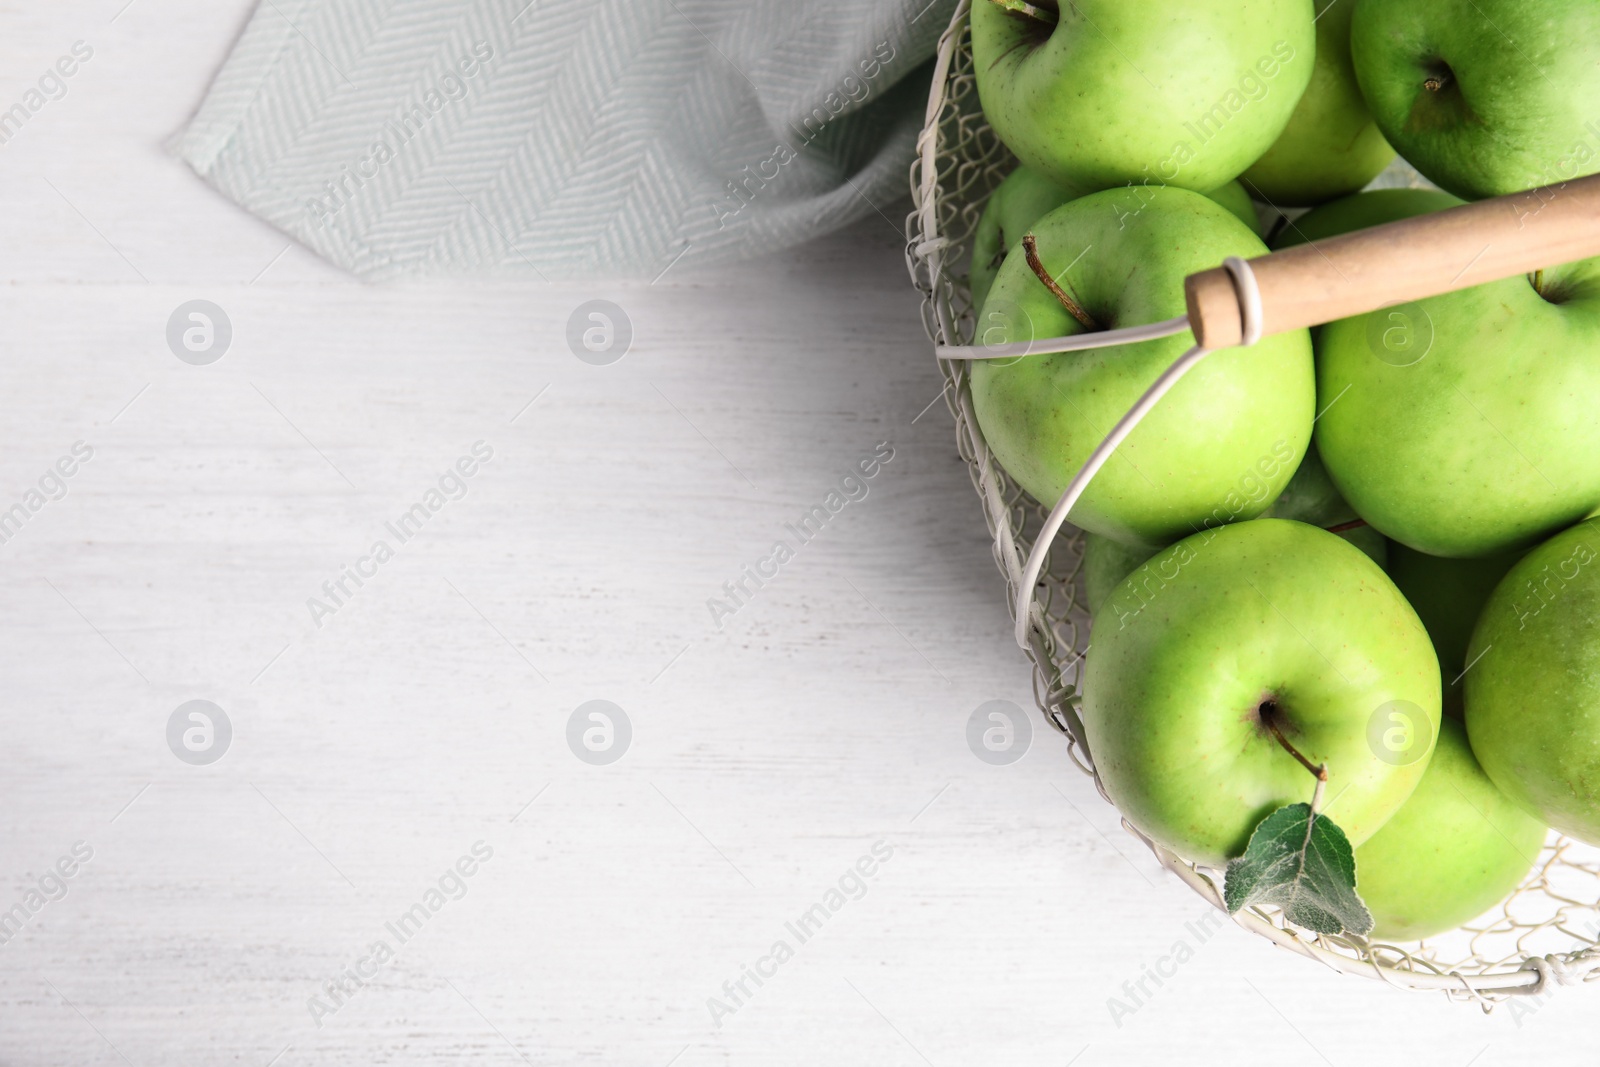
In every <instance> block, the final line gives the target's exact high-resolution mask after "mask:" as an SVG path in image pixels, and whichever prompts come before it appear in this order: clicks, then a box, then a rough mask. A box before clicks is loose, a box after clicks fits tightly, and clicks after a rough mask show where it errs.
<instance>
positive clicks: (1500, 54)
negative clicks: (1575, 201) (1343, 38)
mask: <svg viewBox="0 0 1600 1067" xmlns="http://www.w3.org/2000/svg"><path fill="white" fill-rule="evenodd" d="M1350 48H1351V53H1352V55H1353V57H1354V59H1355V67H1356V78H1357V79H1358V80H1359V81H1360V83H1361V91H1362V94H1363V95H1364V96H1365V97H1366V100H1367V104H1368V106H1369V107H1370V108H1371V109H1372V114H1373V117H1374V118H1376V119H1377V121H1378V126H1379V128H1381V129H1382V130H1383V133H1384V136H1386V137H1387V138H1388V139H1389V143H1390V144H1392V145H1394V146H1395V147H1396V148H1398V149H1399V150H1400V154H1401V155H1403V156H1405V157H1406V160H1407V161H1408V162H1409V163H1410V164H1411V165H1412V166H1414V167H1416V168H1417V170H1419V171H1421V172H1422V173H1423V174H1425V175H1426V176H1427V177H1428V178H1430V179H1432V181H1433V182H1434V183H1435V184H1436V185H1438V186H1440V187H1441V188H1444V189H1448V190H1450V192H1452V193H1456V194H1457V195H1459V196H1464V197H1467V198H1468V199H1478V198H1480V197H1486V196H1499V195H1502V194H1504V193H1514V192H1518V191H1520V190H1523V189H1531V188H1533V187H1534V186H1539V185H1551V184H1555V183H1558V182H1562V181H1567V180H1570V179H1572V178H1577V177H1580V176H1582V175H1585V174H1593V173H1595V172H1596V171H1597V170H1600V4H1596V3H1595V2H1594V0H1538V2H1536V3H1530V2H1529V0H1359V2H1358V3H1357V4H1356V9H1355V19H1354V21H1353V23H1352V25H1351V32H1350Z"/></svg>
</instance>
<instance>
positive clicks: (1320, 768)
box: [1261, 708, 1328, 782]
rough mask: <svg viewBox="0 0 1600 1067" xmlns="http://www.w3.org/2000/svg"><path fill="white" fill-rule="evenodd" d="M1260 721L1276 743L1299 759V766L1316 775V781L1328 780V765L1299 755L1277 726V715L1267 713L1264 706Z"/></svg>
mask: <svg viewBox="0 0 1600 1067" xmlns="http://www.w3.org/2000/svg"><path fill="white" fill-rule="evenodd" d="M1261 723H1262V725H1263V726H1265V727H1266V728H1267V730H1268V732H1270V733H1271V734H1272V736H1273V737H1274V738H1276V739H1277V742H1278V744H1280V745H1282V746H1283V750H1284V751H1285V752H1287V753H1289V755H1291V756H1293V757H1294V758H1295V759H1297V760H1299V761H1300V766H1302V767H1304V768H1305V769H1306V770H1308V771H1310V772H1311V773H1312V774H1313V775H1314V776H1315V777H1316V779H1317V781H1318V782H1326V781H1327V780H1328V765H1327V764H1326V763H1324V764H1321V765H1318V764H1315V763H1312V762H1311V761H1310V760H1308V759H1306V758H1305V756H1303V755H1301V753H1300V750H1299V749H1298V748H1295V747H1294V745H1292V744H1290V743H1289V739H1288V738H1287V737H1285V736H1283V730H1282V729H1280V728H1279V726H1278V721H1277V717H1276V716H1275V715H1273V714H1269V713H1268V712H1267V711H1266V709H1265V708H1263V709H1262V715H1261Z"/></svg>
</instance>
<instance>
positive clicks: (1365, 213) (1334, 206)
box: [1271, 0, 1466, 249]
mask: <svg viewBox="0 0 1600 1067" xmlns="http://www.w3.org/2000/svg"><path fill="white" fill-rule="evenodd" d="M1345 2H1346V3H1349V0H1345ZM1464 203H1466V201H1465V200H1462V199H1461V198H1460V197H1455V196H1451V195H1450V194H1449V193H1446V192H1441V191H1440V190H1438V189H1371V190H1368V191H1367V192H1364V193H1356V194H1354V195H1352V196H1345V197H1340V198H1339V199H1338V200H1334V201H1331V202H1329V203H1326V204H1323V205H1322V206H1321V207H1317V208H1313V209H1311V210H1310V211H1308V212H1306V213H1305V214H1304V215H1301V216H1300V217H1299V218H1297V219H1295V220H1294V221H1293V222H1289V223H1286V224H1285V225H1284V227H1283V229H1281V230H1279V231H1278V234H1277V235H1276V236H1275V237H1274V238H1273V239H1272V242H1271V243H1272V247H1273V248H1274V249H1279V248H1293V247H1294V246H1295V245H1300V244H1305V243H1306V242H1307V241H1320V240H1322V239H1324V238H1327V237H1337V236H1339V235H1340V234H1342V233H1350V232H1351V231H1353V230H1364V229H1367V228H1368V227H1369V226H1382V225H1383V224H1384V223H1386V222H1398V221H1400V220H1401V219H1409V218H1411V217H1412V216H1413V215H1426V214H1428V213H1430V212H1433V211H1443V210H1444V209H1445V208H1447V207H1459V206H1460V205H1461V204H1464Z"/></svg>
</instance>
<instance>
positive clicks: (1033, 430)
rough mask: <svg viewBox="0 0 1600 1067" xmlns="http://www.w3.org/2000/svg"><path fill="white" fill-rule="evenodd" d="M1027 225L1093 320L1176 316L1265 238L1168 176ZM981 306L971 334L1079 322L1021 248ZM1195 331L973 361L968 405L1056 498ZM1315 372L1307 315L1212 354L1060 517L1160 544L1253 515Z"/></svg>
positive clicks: (1007, 456)
mask: <svg viewBox="0 0 1600 1067" xmlns="http://www.w3.org/2000/svg"><path fill="white" fill-rule="evenodd" d="M985 2H988V0H985ZM1033 229H1034V233H1035V234H1036V235H1037V238H1038V249H1039V257H1040V260H1041V261H1042V263H1043V264H1044V266H1045V268H1046V269H1047V270H1048V271H1049V272H1050V273H1051V275H1052V276H1053V277H1054V278H1055V279H1057V280H1058V282H1059V285H1060V287H1061V288H1062V289H1063V290H1065V291H1066V292H1067V293H1068V294H1074V295H1075V298H1076V300H1077V302H1078V304H1079V305H1081V308H1082V310H1083V311H1084V312H1085V313H1086V317H1087V318H1088V320H1089V322H1090V323H1091V324H1092V325H1093V326H1094V327H1096V328H1100V329H1110V328H1115V327H1118V326H1134V325H1138V324H1140V323H1150V322H1159V321H1161V320H1163V319H1170V318H1173V317H1175V316H1180V315H1183V314H1184V311H1185V307H1184V293H1183V281H1184V278H1185V277H1187V276H1188V275H1189V274H1192V273H1194V272H1195V271H1198V270H1204V269H1207V268H1208V267H1212V266H1215V265H1216V264H1218V263H1220V262H1222V260H1223V259H1224V258H1226V257H1227V256H1242V257H1246V258H1248V257H1251V256H1258V255H1261V254H1262V253H1263V252H1264V251H1265V246H1264V245H1263V244H1262V243H1261V239H1260V238H1259V237H1257V236H1256V235H1255V234H1253V233H1252V232H1250V230H1249V229H1248V228H1247V227H1246V226H1245V225H1244V223H1242V222H1240V221H1239V220H1238V219H1237V218H1235V217H1234V216H1233V215H1231V214H1229V213H1228V211H1227V210H1226V209H1224V208H1222V207H1220V206H1218V205H1217V204H1216V203H1215V202H1213V201H1211V200H1208V199H1207V198H1206V197H1204V196H1201V195H1200V194H1199V193H1191V192H1187V191H1185V190H1182V189H1173V188H1162V187H1154V188H1149V189H1146V188H1142V187H1141V188H1138V189H1110V190H1106V191H1104V192H1099V193H1092V194H1090V195H1089V196H1086V197H1082V198H1080V199H1078V200H1074V201H1072V202H1071V203H1070V204H1066V205H1063V206H1062V207H1059V208H1057V209H1056V210H1054V211H1052V212H1051V213H1050V214H1048V215H1046V216H1045V217H1044V218H1042V219H1040V220H1039V222H1038V223H1037V224H1036V225H1035V226H1034V228H1033ZM979 320H980V321H979V323H978V327H979V329H978V340H979V341H980V342H981V343H999V342H1006V341H1011V342H1016V341H1025V340H1030V339H1033V338H1039V337H1055V336H1061V335H1071V334H1079V333H1083V332H1085V330H1086V329H1087V327H1086V326H1085V325H1083V324H1082V323H1080V322H1079V320H1078V319H1076V318H1075V317H1074V316H1073V315H1072V314H1071V313H1070V312H1069V311H1068V310H1067V309H1066V308H1065V307H1064V306H1063V304H1062V303H1061V301H1060V300H1058V299H1057V297H1056V296H1055V295H1053V294H1052V293H1051V291H1050V290H1049V289H1048V288H1046V286H1045V285H1044V283H1043V282H1042V281H1041V280H1040V279H1039V278H1038V277H1036V276H1035V274H1034V272H1033V271H1032V270H1031V269H1030V268H1029V266H1028V263H1027V261H1026V259H1025V258H1024V257H1023V256H1020V255H1011V256H1007V257H1006V260H1005V262H1004V263H1003V264H1001V266H1000V271H999V274H998V275H997V276H996V278H995V282H994V287H993V288H992V289H991V290H990V292H989V298H988V300H987V301H986V302H985V303H984V308H983V312H982V314H981V315H980V316H979ZM1193 343H1194V342H1193V338H1192V337H1191V336H1190V334H1189V333H1188V332H1187V331H1185V332H1184V333H1182V334H1179V335H1176V336H1173V337H1167V338H1162V339H1160V340H1155V341H1145V342H1141V343H1138V344H1131V345H1118V346H1115V347H1111V348H1101V349H1094V350H1091V351H1085V352H1070V353H1051V354H1041V355H1035V356H1026V357H1022V358H1019V359H1015V360H983V361H977V362H974V364H973V367H972V397H973V406H974V410H975V412H976V414H977V416H978V423H979V425H980V426H981V427H982V429H983V434H984V438H985V439H986V440H987V442H988V444H989V447H990V448H991V449H992V450H993V452H994V454H995V456H996V457H997V458H998V459H999V460H1000V463H1001V464H1002V465H1003V466H1004V467H1005V469H1006V471H1007V473H1009V474H1010V475H1011V477H1012V478H1013V479H1014V480H1015V481H1016V482H1017V483H1018V484H1020V485H1021V486H1022V487H1023V488H1024V489H1025V490H1027V491H1028V492H1029V493H1030V494H1032V495H1033V497H1034V498H1035V499H1036V500H1039V501H1041V502H1043V503H1045V504H1050V505H1053V504H1054V503H1055V502H1056V501H1057V500H1058V499H1060V496H1061V493H1062V491H1063V490H1064V489H1065V488H1066V486H1067V483H1068V482H1069V481H1070V480H1071V479H1072V477H1073V475H1074V474H1076V473H1077V471H1078V469H1079V468H1080V467H1081V466H1082V465H1083V463H1084V461H1085V460H1087V459H1088V458H1089V453H1090V452H1092V451H1093V450H1094V448H1095V447H1096V446H1097V445H1098V444H1099V443H1100V442H1101V441H1102V440H1103V439H1104V437H1105V435H1106V434H1107V433H1109V432H1110V430H1111V428H1112V427H1113V426H1114V425H1115V424H1116V422H1117V420H1118V419H1120V418H1121V417H1122V416H1123V415H1124V414H1125V413H1126V412H1127V410H1128V409H1129V408H1131V407H1132V406H1133V405H1134V403H1135V402H1137V401H1138V399H1139V397H1140V396H1142V395H1143V394H1144V392H1145V390H1146V389H1148V388H1149V387H1150V385H1151V383H1152V382H1153V381H1154V380H1155V379H1156V378H1157V377H1158V376H1159V375H1160V374H1161V372H1162V371H1164V370H1165V369H1166V368H1167V367H1168V366H1169V365H1171V364H1172V362H1173V361H1174V360H1176V359H1177V358H1178V357H1179V356H1181V355H1182V354H1183V352H1184V351H1185V350H1186V349H1187V348H1188V347H1189V346H1190V345H1192V344H1193ZM1313 377H1314V370H1313V368H1312V364H1311V345H1310V340H1309V338H1308V337H1307V335H1306V332H1305V331H1304V330H1296V331H1292V332H1290V333H1284V334H1279V335H1277V336H1274V337H1268V338H1266V339H1264V340H1263V341H1261V343H1260V344H1257V345H1254V346H1251V347H1248V348H1230V349H1225V350H1223V351H1220V352H1217V353H1216V354H1214V355H1212V356H1210V357H1208V358H1207V359H1206V360H1205V361H1204V362H1202V363H1201V364H1199V365H1198V366H1197V367H1196V368H1195V369H1194V370H1192V371H1191V372H1190V373H1189V374H1188V375H1187V376H1186V377H1185V378H1184V379H1183V380H1181V381H1180V382H1178V384H1177V385H1176V386H1174V387H1173V389H1172V391H1171V392H1170V393H1168V394H1167V395H1166V396H1165V397H1164V398H1163V399H1162V401H1161V403H1160V404H1158V405H1157V406H1156V407H1155V409H1154V410H1153V411H1151V412H1150V414H1149V416H1148V417H1146V418H1145V420H1144V421H1143V422H1142V423H1141V424H1140V425H1139V426H1138V428H1137V429H1135V430H1134V431H1133V433H1132V434H1131V435H1130V436H1129V437H1128V439H1127V440H1126V441H1125V442H1123V444H1122V447H1121V448H1119V449H1118V450H1117V453H1116V455H1115V456H1114V457H1113V458H1112V459H1111V461H1110V462H1109V463H1107V464H1106V466H1105V467H1104V468H1103V469H1102V470H1101V471H1100V473H1099V474H1098V475H1097V476H1096V477H1095V479H1094V481H1093V482H1091V483H1090V485H1089V488H1088V491H1087V492H1086V493H1085V494H1084V495H1083V497H1082V499H1081V500H1080V501H1079V502H1078V505H1077V507H1075V508H1073V510H1072V514H1071V515H1070V516H1069V518H1070V520H1071V521H1072V522H1073V523H1074V524H1075V525H1077V526H1079V527H1080V528H1082V529H1085V530H1088V531H1090V532H1092V533H1098V534H1102V535H1104V536H1106V537H1111V538H1114V539H1115V540H1118V541H1124V542H1128V543H1131V544H1146V545H1164V544H1168V543H1170V542H1172V541H1174V540H1176V539H1177V538H1179V537H1182V536H1184V535H1185V534H1188V533H1192V532H1193V531H1195V530H1198V529H1201V528H1203V527H1205V526H1208V525H1215V524H1216V523H1217V522H1219V521H1220V522H1228V521H1232V520H1233V519H1236V518H1250V517H1252V516H1255V515H1258V514H1260V513H1261V511H1262V510H1264V509H1265V508H1266V507H1267V505H1268V504H1269V503H1271V501H1272V500H1273V499H1274V498H1275V497H1276V496H1277V495H1278V494H1279V493H1280V492H1281V491H1282V490H1283V487H1284V485H1285V484H1287V482H1288V481H1289V478H1290V476H1291V475H1292V474H1293V473H1294V469H1295V467H1296V466H1297V465H1298V464H1299V462H1300V457H1301V456H1302V455H1303V454H1304V452H1305V448H1306V442H1307V440H1308V438H1309V436H1310V433H1309V431H1310V427H1311V419H1312V416H1313V414H1314V411H1313V407H1314V404H1315V389H1314V385H1313ZM1256 482H1260V484H1261V486H1262V489H1261V491H1260V493H1259V494H1257V498H1256V499H1254V500H1245V501H1243V503H1241V504H1239V506H1237V507H1235V506H1234V502H1235V501H1236V500H1237V499H1238V498H1239V497H1240V496H1241V491H1242V488H1241V487H1249V486H1251V485H1254V484H1255V483H1256Z"/></svg>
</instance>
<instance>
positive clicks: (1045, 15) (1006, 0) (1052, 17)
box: [989, 0, 1061, 28]
mask: <svg viewBox="0 0 1600 1067" xmlns="http://www.w3.org/2000/svg"><path fill="white" fill-rule="evenodd" d="M989 2H990V3H991V4H994V5H995V6H996V7H998V8H1000V9H1001V10H1002V11H1005V12H1008V13H1009V14H1012V15H1017V16H1019V17H1021V18H1025V19H1032V20H1033V21H1035V22H1038V23H1040V24H1041V25H1044V26H1049V27H1052V28H1053V27H1054V26H1055V24H1056V22H1057V21H1058V20H1059V19H1060V17H1061V16H1060V15H1058V14H1057V13H1056V12H1054V11H1051V10H1049V9H1048V8H1043V7H1036V6H1034V5H1033V4H1030V3H1028V0H989Z"/></svg>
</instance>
